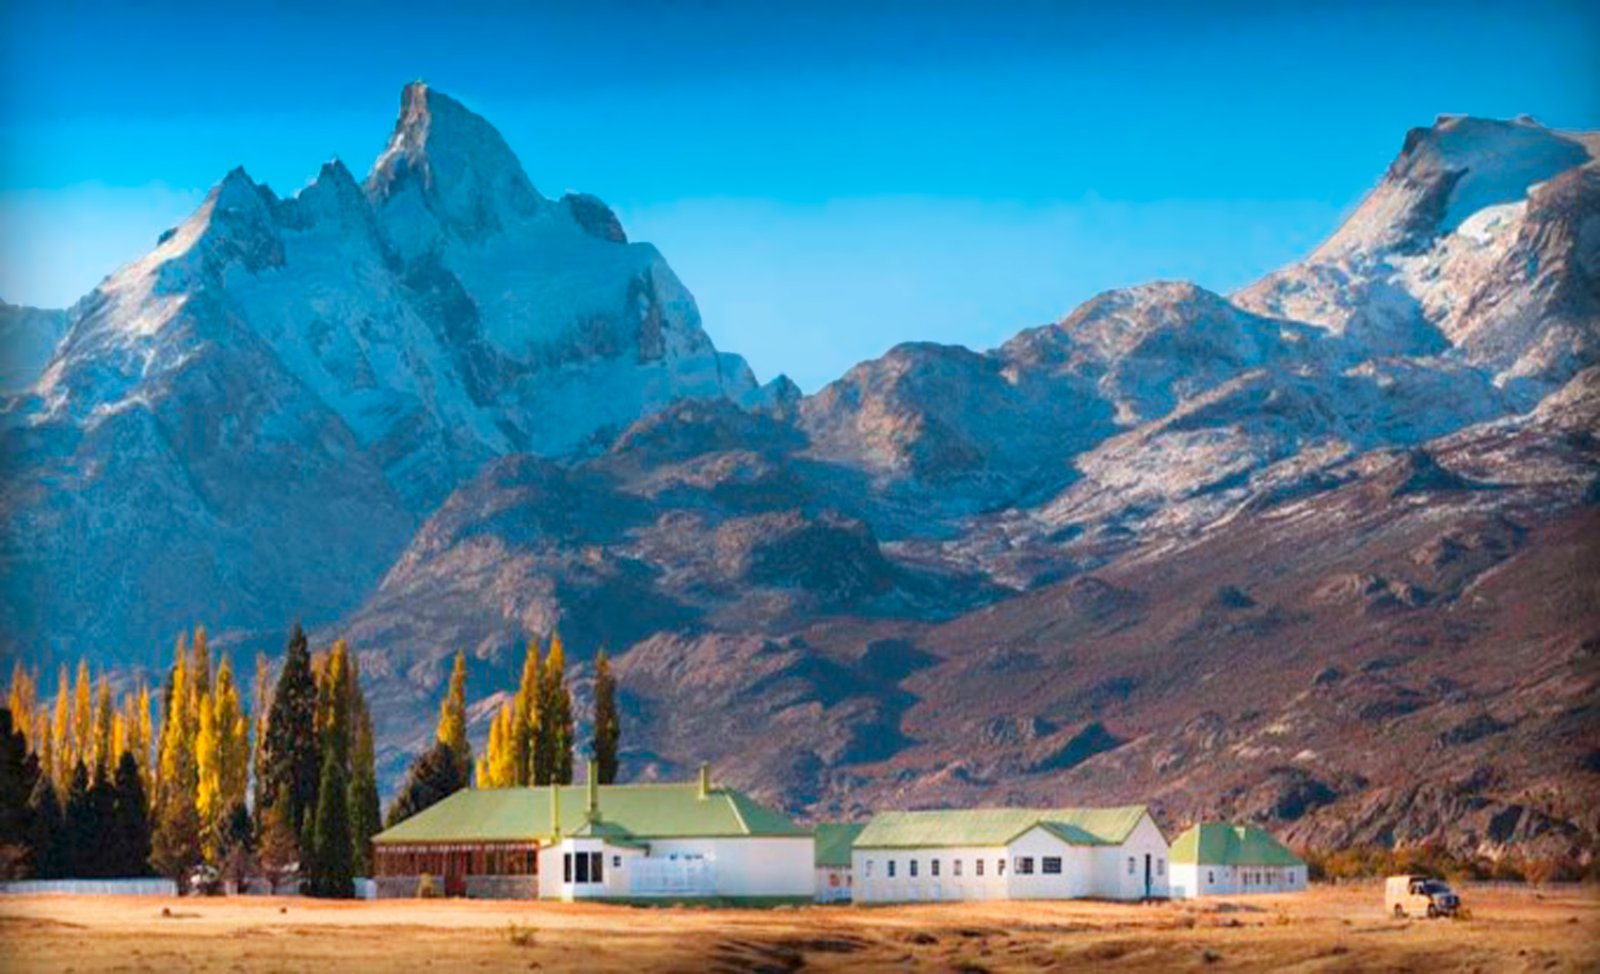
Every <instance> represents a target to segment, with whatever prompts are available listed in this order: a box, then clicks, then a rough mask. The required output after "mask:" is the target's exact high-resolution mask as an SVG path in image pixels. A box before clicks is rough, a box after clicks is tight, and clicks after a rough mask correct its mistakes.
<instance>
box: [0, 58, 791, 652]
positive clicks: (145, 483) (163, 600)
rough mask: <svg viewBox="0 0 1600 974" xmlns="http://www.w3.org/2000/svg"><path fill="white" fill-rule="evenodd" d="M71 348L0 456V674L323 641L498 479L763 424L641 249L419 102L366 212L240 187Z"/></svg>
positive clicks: (346, 189)
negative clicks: (716, 408)
mask: <svg viewBox="0 0 1600 974" xmlns="http://www.w3.org/2000/svg"><path fill="white" fill-rule="evenodd" d="M508 295H509V296H508ZM63 324H64V329H65V330H64V334H63V335H62V336H61V338H60V340H59V342H58V343H57V344H56V345H55V347H54V350H53V353H52V355H51V357H50V359H49V362H48V364H47V365H46V366H45V367H44V368H43V369H42V370H41V372H40V375H39V377H38V379H37V381H36V382H33V383H29V385H28V387H27V388H25V389H22V390H20V392H19V395H18V396H17V398H15V399H14V400H12V401H11V402H10V403H9V404H8V406H7V408H6V410H5V414H4V417H3V434H0V435H3V436H4V451H5V455H6V457H7V458H8V463H7V465H6V471H5V479H4V482H3V484H0V491H3V493H4V497H5V499H6V502H7V503H6V508H5V516H4V521H3V523H0V559H3V562H4V564H5V566H6V568H7V572H6V585H7V592H8V595H7V598H6V600H5V602H6V606H5V609H4V611H3V613H0V619H3V621H4V623H5V625H4V632H5V639H6V642H5V646H6V649H7V650H8V651H11V652H14V651H16V649H17V648H18V647H22V646H30V647H34V646H37V647H40V649H39V650H34V651H42V652H46V653H48V652H49V649H48V648H47V647H60V648H62V649H63V650H65V649H66V648H67V647H69V646H77V647H81V646H82V645H84V644H85V643H90V644H98V645H103V646H107V647H113V646H117V645H134V646H139V647H141V650H140V651H139V656H140V658H143V659H151V658H154V656H155V655H156V653H157V650H156V647H158V646H160V645H162V644H165V643H166V642H167V641H168V640H169V639H170V637H171V635H172V633H173V632H175V631H176V629H177V628H179V627H182V626H185V625H189V624H191V623H193V622H194V621H196V620H197V619H198V618H199V617H202V616H203V617H205V618H206V619H207V620H208V621H209V622H210V624H211V625H212V626H213V627H215V628H218V629H221V630H233V629H239V630H244V631H247V632H248V631H255V630H264V629H276V628H278V627H280V626H281V625H283V623H284V621H285V620H287V619H292V618H294V617H296V616H300V615H304V616H305V617H306V618H307V619H308V620H321V619H328V618H331V617H333V616H334V615H336V614H337V613H339V612H341V611H343V610H345V609H348V608H349V607H351V606H352V605H353V604H354V603H355V602H356V601H357V599H358V598H360V597H361V596H362V595H363V594H364V593H366V592H367V591H370V588H371V586H372V585H373V584H375V583H376V581H377V580H378V579H379V578H380V577H381V575H382V573H383V571H384V569H385V566H386V565H387V564H388V562H389V561H391V560H392V559H393V558H394V557H395V556H396V555H398V554H399V552H400V551H401V550H402V549H403V548H404V546H405V544H406V540H407V538H408V537H409V536H410V534H411V532H412V531H413V530H414V529H415V527H416V525H417V523H418V521H419V520H420V518H421V517H422V516H423V515H425V514H426V513H427V512H428V511H430V510H432V509H433V508H434V507H435V506H437V504H438V503H439V502H440V501H441V500H442V499H443V498H444V497H445V496H446V495H447V494H448V493H449V492H450V491H451V490H453V489H454V488H455V487H456V486H457V485H458V484H459V483H461V482H462V481H464V480H466V479H467V478H469V477H471V476H472V475H473V474H474V473H476V472H477V470H478V469H479V468H480V467H481V466H482V465H483V464H484V463H485V462H486V461H488V460H489V459H491V458H493V457H495V456H499V455H503V454H505V453H508V452H510V451H512V450H519V451H520V450H534V451H538V452H541V453H547V454H552V455H560V454H563V453H569V452H574V451H585V450H593V449H596V448H597V446H596V444H601V445H603V443H604V442H605V441H606V440H607V439H608V438H609V437H611V436H614V435H615V434H616V432H617V431H618V430H620V429H621V428H622V427H623V426H625V425H627V424H628V423H629V422H631V421H632V420H634V419H635V418H637V417H638V416H640V415H642V414H644V413H647V412H649V411H651V410H653V409H656V408H659V407H660V406H662V405H665V404H666V403H669V402H672V401H675V400H677V399H679V398H682V397H698V396H711V397H723V396H733V397H747V398H757V397H758V396H759V393H758V392H757V390H756V388H755V383H754V380H753V378H752V377H751V375H750V372H749V370H748V368H747V367H746V366H745V365H744V363H743V362H742V360H740V359H738V357H737V356H729V355H723V354H721V353H718V352H717V351H716V350H715V349H714V348H713V347H712V346H711V343H710V340H709V339H708V338H707V337H706V336H705V333H704V332H703V331H702V330H701V329H700V326H699V318H698V314H697V312H696V311H695V307H694V301H693V298H691V297H690V296H689V294H688V292H687V291H686V290H684V288H683V286H682V284H681V283H679V282H678V281H677V279H676V277H674V276H673V275H672V272H671V270H670V269H669V268H667V266H666V264H665V262H664V261H663V260H662V259H661V257H660V255H659V254H658V253H657V252H656V251H655V250H654V248H652V247H649V246H648V245H645V244H630V243H626V242H625V238H623V237H622V235H621V231H620V227H616V226H615V218H614V217H610V214H609V211H608V210H606V209H605V207H604V204H602V203H600V202H599V201H598V200H595V199H594V198H592V197H573V198H569V199H566V200H563V201H559V202H551V201H548V200H545V199H544V198H543V197H541V196H539V195H538V194H537V192H536V191H534V190H533V188H532V185H531V184H530V183H529V182H528V181H527V178H526V176H525V175H523V173H522V170H521V167H520V165H519V164H518V163H517V161H516V159H515V157H514V156H512V155H511V153H510V150H509V149H508V148H506V146H505V143H504V142H503V140H501V139H500V137H499V135H498V134H497V133H495V132H494V130H493V129H492V128H491V127H490V126H489V125H488V123H486V122H484V121H483V120H482V119H481V118H478V117H477V116H476V115H474V114H472V113H471V112H470V111H468V110H467V109H466V108H464V107H462V106H461V105H460V104H458V103H456V102H454V101H452V100H451V99H449V98H447V97H446V96H444V95H441V94H439V93H437V92H433V91H430V90H429V89H427V88H426V87H425V86H423V85H420V84H415V85H410V86H407V88H406V89H405V92H404V94H403V98H402V109H401V116H400V119H399V121H398V122H397V124H396V128H395V132H394V135H393V137H392V139H391V142H390V147H389V149H388V150H386V151H385V153H384V154H383V155H382V156H380V158H379V160H378V162H377V163H376V165H375V166H374V168H373V172H372V175H371V176H369V177H368V180H367V183H366V186H365V187H363V186H362V185H361V184H359V183H357V182H356V180H355V178H354V177H353V176H352V175H351V174H350V172H349V171H348V170H347V169H346V168H345V167H344V166H343V164H341V163H339V162H337V161H335V162H332V163H329V164H327V165H325V166H324V167H323V168H322V170H321V172H320V173H319V175H318V176H317V178H316V179H315V180H314V181H313V182H312V183H311V184H310V185H308V186H307V187H306V188H305V189H303V190H301V191H300V192H298V193H297V194H295V195H294V196H292V197H289V198H287V199H284V198H279V197H278V196H277V195H276V194H275V193H273V192H272V191H271V190H270V189H269V188H267V187H266V186H263V185H260V184H257V183H256V182H255V181H253V180H252V179H251V178H250V177H249V176H248V175H247V174H246V173H245V171H244V170H243V169H236V170H234V171H233V172H231V173H229V174H228V176H227V177H226V178H225V179H224V180H223V181H222V182H221V183H219V184H218V185H217V186H216V187H215V188H214V189H213V190H212V191H211V193H210V194H208V196H207V197H206V199H205V201H204V202H203V203H202V204H201V206H200V207H199V209H197V210H196V211H195V213H194V214H193V215H191V216H190V217H189V218H188V219H187V220H186V221H184V223H182V224H181V225H179V226H177V227H174V228H173V229H171V230H169V231H168V232H166V233H164V234H162V236H161V239H160V240H159V242H158V244H157V246H156V248H155V249H154V250H153V251H151V252H150V254H148V255H147V256H146V257H144V258H142V259H141V260H139V261H137V262H135V263H133V264H130V265H129V266H127V267H125V268H122V269H121V270H119V271H117V272H116V273H114V274H112V275H111V276H110V277H108V278H107V279H106V280H105V281H104V282H102V283H101V285H100V286H99V287H97V288H96V289H95V290H94V291H93V292H91V293H90V294H89V295H88V296H86V297H85V298H83V299H82V300H81V301H79V302H78V303H77V304H76V305H75V306H74V307H73V308H72V309H71V310H70V311H69V312H68V313H67V314H66V316H65V321H64V323H63ZM27 351H29V350H28V349H25V348H22V347H20V345H19V347H18V349H17V354H22V353H23V352H27ZM30 354H31V352H30ZM10 356H11V353H10V352H8V360H9V358H10ZM30 371H31V369H30ZM130 552H134V553H137V554H138V556H139V557H137V558H135V559H133V560H132V561H130V560H129V559H128V554H129V553H130ZM127 573H132V574H131V577H129V576H128V574H127ZM86 605H100V606H102V607H106V608H109V609H111V610H112V611H107V612H96V613H93V614H92V616H91V617H90V618H89V619H88V620H87V621H85V620H84V618H83V617H84V611H83V610H84V607H85V606H86ZM75 651H76V650H75ZM108 652H112V653H113V654H115V651H114V650H108ZM113 658H116V657H115V655H113Z"/></svg>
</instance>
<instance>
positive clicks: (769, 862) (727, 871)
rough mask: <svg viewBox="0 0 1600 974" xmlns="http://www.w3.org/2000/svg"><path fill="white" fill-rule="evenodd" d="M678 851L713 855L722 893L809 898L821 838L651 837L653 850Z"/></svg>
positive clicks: (653, 853) (663, 853)
mask: <svg viewBox="0 0 1600 974" xmlns="http://www.w3.org/2000/svg"><path fill="white" fill-rule="evenodd" d="M673 854H677V855H700V856H705V857H707V858H709V859H711V860H713V861H714V862H715V863H716V893H717V895H718V896H802V897H806V898H810V897H812V896H813V895H814V894H815V891H816V879H815V876H814V872H815V870H816V842H815V841H814V840H813V839H812V838H811V836H809V835H802V836H783V837H776V836H743V837H735V838H726V839H655V840H651V842H650V855H651V856H659V857H667V856H671V855H673Z"/></svg>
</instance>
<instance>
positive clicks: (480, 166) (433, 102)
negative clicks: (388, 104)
mask: <svg viewBox="0 0 1600 974" xmlns="http://www.w3.org/2000/svg"><path fill="white" fill-rule="evenodd" d="M367 191H368V193H369V194H370V195H371V196H372V199H373V201H374V203H375V204H377V205H378V207H379V208H380V209H381V208H383V207H386V206H391V205H393V206H401V207H405V206H414V205H421V206H423V207H425V208H426V209H427V210H428V211H429V212H430V213H432V214H433V216H434V217H435V218H436V219H437V220H438V221H439V222H440V223H441V224H443V225H444V226H445V227H446V228H448V229H449V230H450V231H451V232H453V233H455V234H457V235H459V236H461V237H464V238H466V239H481V238H482V237H485V236H488V235H489V234H492V233H495V232H497V231H499V230H501V229H502V228H503V227H504V226H505V225H506V224H507V223H509V222H514V221H517V220H521V219H525V218H527V217H529V216H532V215H533V214H535V213H537V212H538V211H539V209H540V208H541V206H543V205H544V204H545V203H546V202H547V201H546V200H545V198H544V197H543V196H541V195H539V191H538V190H536V189H534V187H533V183H532V182H531V181H530V180H529V179H528V176H527V174H526V173H524V172H523V171H522V164H521V163H520V162H518V161H517V157H516V154H515V153H513V152H512V151H511V147H510V146H509V145H507V144H506V141H505V139H503V138H502V137H501V136H500V133H499V132H497V131H495V128H494V126H492V125H490V124H489V123H488V122H487V121H485V120H484V119H483V118H481V117H480V116H478V115H476V114H474V113H473V112H472V111H470V110H468V109H467V108H466V106H464V105H462V104H461V103H460V102H458V101H456V100H455V99H453V98H450V97H449V96H447V95H443V94H441V93H439V92H437V91H435V90H433V89H431V88H429V87H428V86H427V85H426V84H424V83H423V82H421V81H414V82H412V83H411V84H408V85H406V87H405V90H404V91H403V92H402V94H401V99H400V117H399V118H398V119H397V120H396V121H395V127H394V133H393V134H392V135H390V137H389V144H388V146H387V147H386V148H385V149H384V150H383V153H382V154H381V155H380V156H378V159H377V161H376V162H375V163H374V164H373V166H372V172H371V173H370V174H369V175H368V176H367ZM408 194H415V197H416V198H415V199H414V200H413V199H407V196H408Z"/></svg>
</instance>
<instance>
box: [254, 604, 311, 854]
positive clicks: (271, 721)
mask: <svg viewBox="0 0 1600 974" xmlns="http://www.w3.org/2000/svg"><path fill="white" fill-rule="evenodd" d="M316 722H317V682H316V678H315V677H314V676H313V675H312V673H311V652H310V650H309V649H308V647H307V645H306V634H305V632H304V631H303V630H302V629H301V628H300V624H299V623H298V622H297V623H295V624H294V631H293V632H291V633H290V635H289V646H288V650H287V651H286V652H285V654H284V659H283V670H282V672H280V673H279V675H278V684H277V688H276V689H275V690H273V693H272V710H271V712H270V713H269V714H268V715H267V730H266V741H265V744H264V746H263V748H262V755H261V760H262V765H263V766H262V767H261V768H258V769H257V773H258V774H261V775H263V776H264V779H265V780H264V787H263V788H262V789H261V793H262V794H265V795H270V796H272V798H273V801H277V800H279V799H280V798H286V799H287V800H288V802H289V807H288V808H287V809H285V811H286V812H287V818H288V823H289V826H290V827H291V828H292V829H294V831H295V834H296V835H302V836H303V835H305V834H306V833H307V831H308V830H309V828H310V826H311V817H312V814H313V813H314V812H315V811H316V807H317V781H318V777H319V775H320V774H321V767H322V756H321V747H320V744H319V741H318V734H317V724H316Z"/></svg>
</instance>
